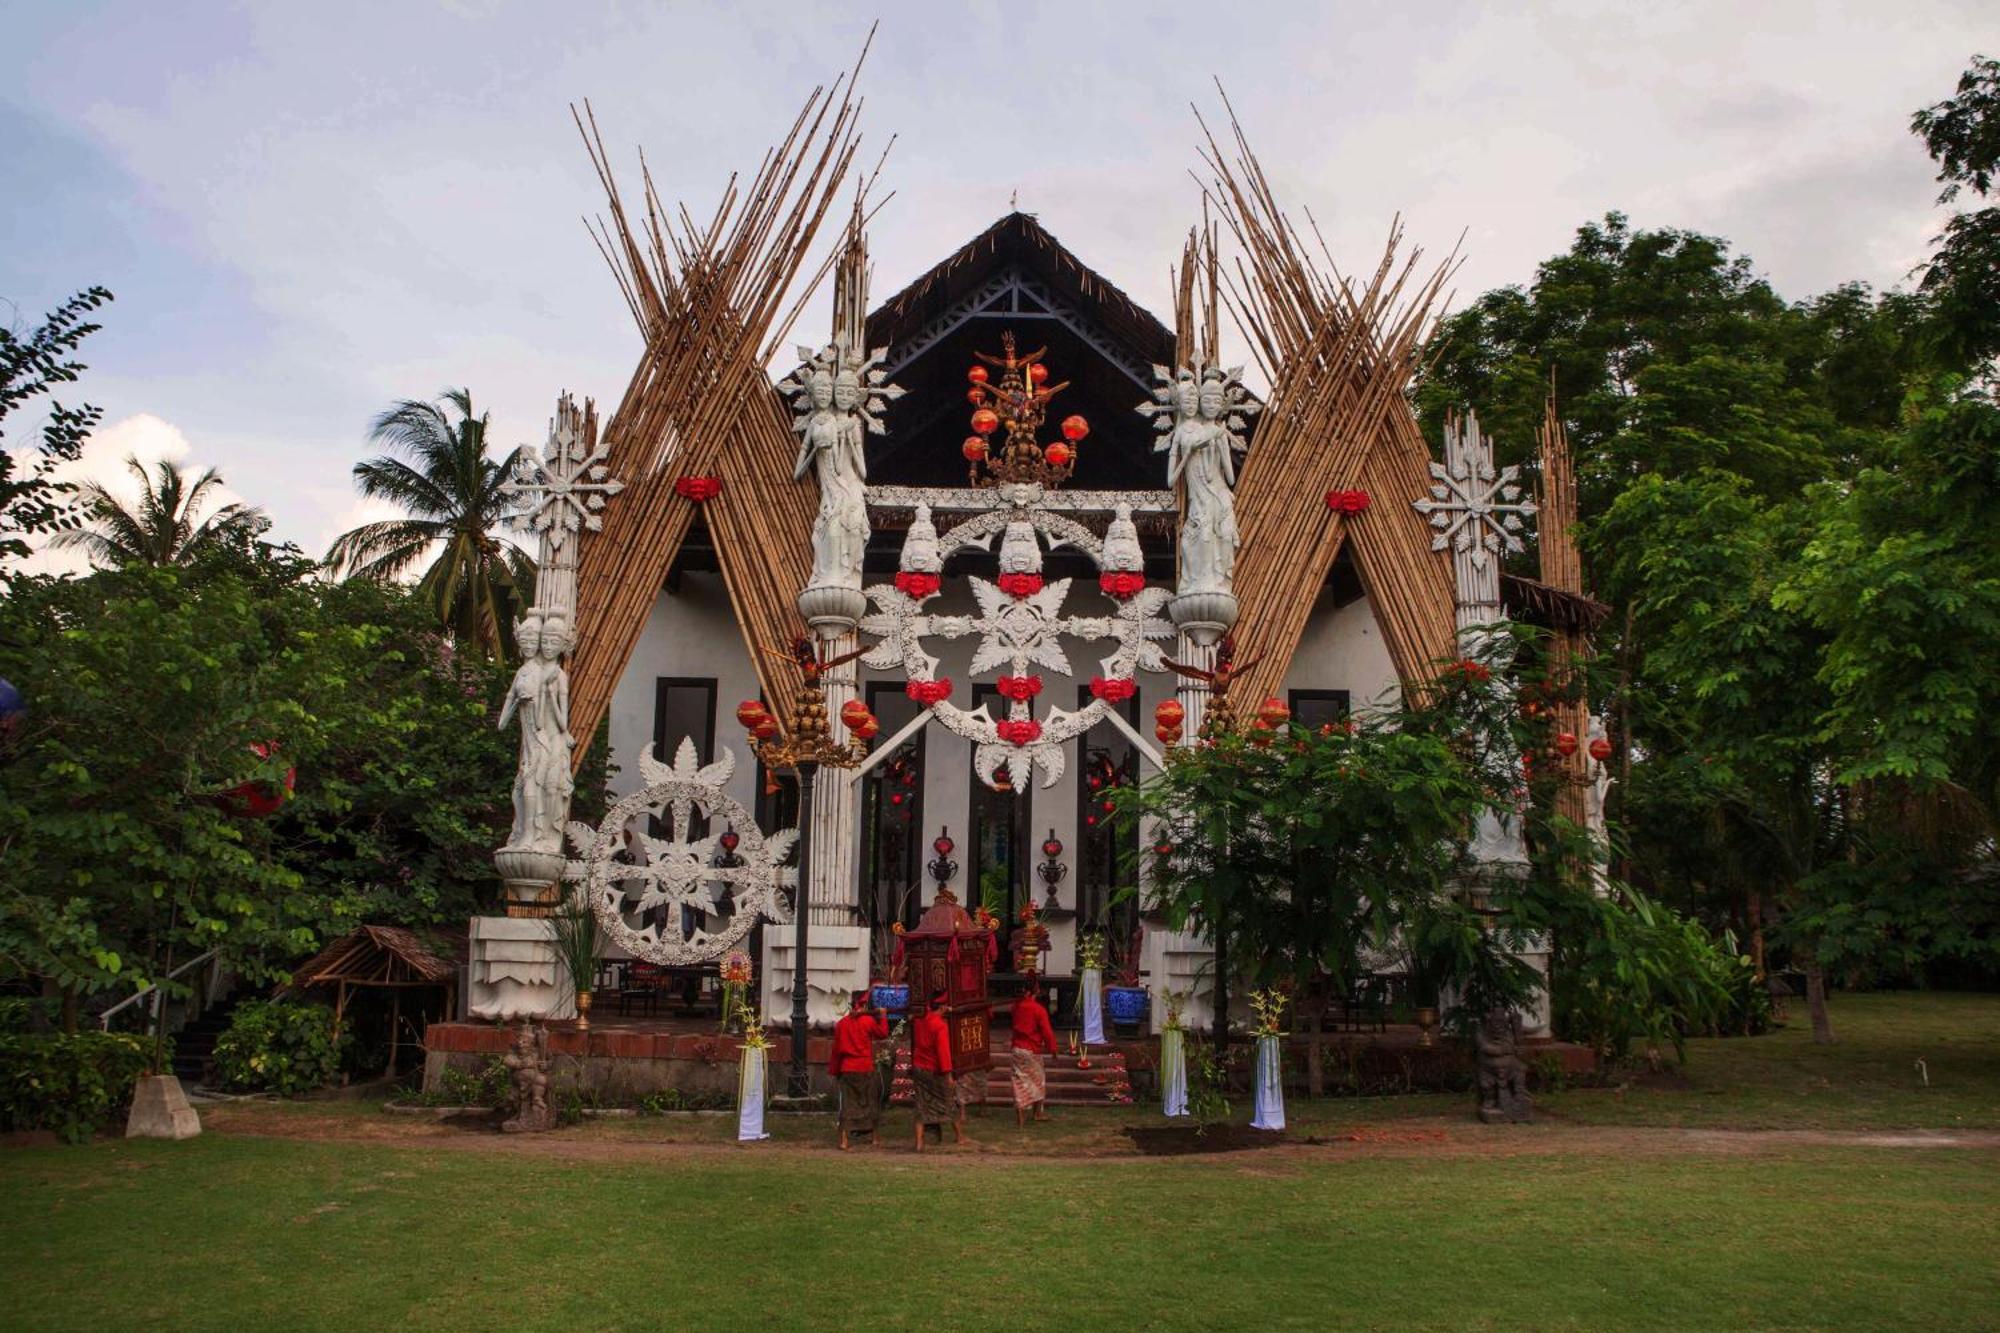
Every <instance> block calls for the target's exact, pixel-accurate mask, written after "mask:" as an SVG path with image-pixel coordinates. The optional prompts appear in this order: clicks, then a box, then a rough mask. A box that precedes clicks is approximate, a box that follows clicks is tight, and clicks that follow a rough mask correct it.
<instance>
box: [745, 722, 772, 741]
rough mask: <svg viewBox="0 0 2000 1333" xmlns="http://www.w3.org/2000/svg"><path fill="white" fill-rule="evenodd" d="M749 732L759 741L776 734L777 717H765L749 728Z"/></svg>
mask: <svg viewBox="0 0 2000 1333" xmlns="http://www.w3.org/2000/svg"><path fill="white" fill-rule="evenodd" d="M750 734H751V735H752V736H755V737H756V738H757V739H758V740H760V741H768V740H770V739H771V738H772V737H773V736H775V735H777V734H778V719H777V718H775V717H766V718H765V719H763V720H762V721H761V722H758V723H757V724H756V725H755V726H753V727H751V728H750Z"/></svg>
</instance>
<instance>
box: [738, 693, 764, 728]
mask: <svg viewBox="0 0 2000 1333" xmlns="http://www.w3.org/2000/svg"><path fill="white" fill-rule="evenodd" d="M770 716H771V710H770V709H768V708H766V707H764V701H763V700H762V699H745V700H744V701H743V702H742V703H740V704H738V705H736V720H737V721H738V722H740V723H742V724H743V725H744V726H746V727H749V728H752V729H753V730H754V729H755V728H756V726H757V724H758V723H759V722H762V721H764V720H765V719H766V718H768V717H770Z"/></svg>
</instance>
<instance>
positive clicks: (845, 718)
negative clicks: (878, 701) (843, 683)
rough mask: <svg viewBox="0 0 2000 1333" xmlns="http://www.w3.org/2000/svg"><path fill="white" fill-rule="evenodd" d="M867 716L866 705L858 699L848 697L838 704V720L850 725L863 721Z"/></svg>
mask: <svg viewBox="0 0 2000 1333" xmlns="http://www.w3.org/2000/svg"><path fill="white" fill-rule="evenodd" d="M867 717H868V705H867V704H865V703H862V702H861V701H860V700H859V699H849V700H848V701H847V702H846V703H844V704H842V705H841V706H840V720H841V721H842V722H845V723H846V724H847V725H848V726H850V727H851V726H853V725H855V724H856V723H857V722H862V721H865V720H866V719H867Z"/></svg>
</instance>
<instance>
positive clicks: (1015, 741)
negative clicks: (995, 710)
mask: <svg viewBox="0 0 2000 1333" xmlns="http://www.w3.org/2000/svg"><path fill="white" fill-rule="evenodd" d="M993 730H994V732H995V733H996V734H997V735H998V736H999V737H1000V739H1001V740H1003V741H1006V742H1007V743H1008V744H1009V745H1029V744H1032V743H1033V742H1034V741H1036V740H1037V739H1039V738H1040V736H1041V734H1042V724H1041V723H1039V722H1037V721H1035V719H1033V718H1031V717H1010V718H1006V719H1004V720H1002V721H999V722H996V723H994V724H993Z"/></svg>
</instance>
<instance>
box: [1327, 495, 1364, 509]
mask: <svg viewBox="0 0 2000 1333" xmlns="http://www.w3.org/2000/svg"><path fill="white" fill-rule="evenodd" d="M1368 503H1369V501H1368V492H1366V491H1328V492H1327V493H1326V507H1327V508H1328V509H1331V510H1332V511H1333V512H1334V513H1336V514H1362V513H1366V512H1367V511H1368Z"/></svg>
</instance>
